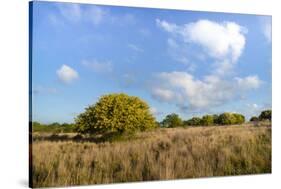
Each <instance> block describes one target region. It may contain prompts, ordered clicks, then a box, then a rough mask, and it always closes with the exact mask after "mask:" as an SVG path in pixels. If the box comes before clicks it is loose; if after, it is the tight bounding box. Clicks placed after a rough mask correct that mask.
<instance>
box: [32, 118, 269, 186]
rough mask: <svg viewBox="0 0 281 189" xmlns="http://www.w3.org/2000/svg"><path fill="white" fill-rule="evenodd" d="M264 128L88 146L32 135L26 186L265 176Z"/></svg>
mask: <svg viewBox="0 0 281 189" xmlns="http://www.w3.org/2000/svg"><path fill="white" fill-rule="evenodd" d="M269 126H270V122H266V123H265V124H263V125H262V126H259V127H255V126H253V125H252V124H248V125H242V126H228V127H216V126H214V127H190V128H159V129H156V130H154V131H148V132H142V133H137V134H136V135H135V137H134V138H131V139H128V140H122V141H114V142H90V140H89V138H88V137H89V136H86V135H85V136H84V135H83V136H80V137H78V138H80V140H74V139H75V137H76V138H77V135H78V134H63V135H65V136H66V137H64V138H61V139H60V140H57V141H52V140H49V138H48V137H47V136H45V138H44V140H38V137H40V136H42V135H43V134H42V133H41V134H40V133H37V134H35V135H34V137H36V136H37V139H36V140H34V142H33V148H32V150H33V151H32V152H33V164H32V170H33V177H32V182H33V186H34V187H39V186H40V187H47V186H67V185H85V184H102V183H116V182H133V181H148V180H165V179H179V178H194V177H208V176H226V175H241V174H258V173H270V172H271V127H269ZM49 135H50V136H51V134H49ZM60 135H61V134H58V135H57V136H60ZM84 137H85V138H84ZM66 138H67V139H69V140H66Z"/></svg>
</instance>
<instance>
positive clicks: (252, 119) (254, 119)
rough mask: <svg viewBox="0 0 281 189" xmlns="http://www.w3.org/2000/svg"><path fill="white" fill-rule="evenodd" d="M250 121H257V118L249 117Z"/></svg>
mask: <svg viewBox="0 0 281 189" xmlns="http://www.w3.org/2000/svg"><path fill="white" fill-rule="evenodd" d="M250 121H259V118H258V117H257V116H253V117H251V119H250Z"/></svg>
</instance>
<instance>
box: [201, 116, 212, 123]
mask: <svg viewBox="0 0 281 189" xmlns="http://www.w3.org/2000/svg"><path fill="white" fill-rule="evenodd" d="M201 125H214V116H213V115H204V116H203V117H202V119H201Z"/></svg>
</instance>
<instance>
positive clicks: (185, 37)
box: [156, 19, 247, 75]
mask: <svg viewBox="0 0 281 189" xmlns="http://www.w3.org/2000/svg"><path fill="white" fill-rule="evenodd" d="M156 24H157V25H158V26H159V27H160V28H162V29H163V30H164V31H166V32H168V33H170V34H171V37H170V38H169V39H168V41H167V44H168V47H169V49H171V50H172V53H170V55H171V56H172V58H173V59H174V60H176V61H177V62H181V63H185V64H186V65H189V64H190V59H191V60H193V61H194V60H195V59H194V58H196V59H198V60H200V58H201V57H204V59H205V55H207V56H208V57H210V58H213V59H214V62H212V64H214V65H216V67H215V69H214V72H216V73H217V74H221V75H224V74H227V73H229V72H231V71H232V68H233V65H234V63H236V62H237V60H238V59H239V57H240V56H241V55H242V53H243V50H244V47H245V44H246V38H245V34H246V33H247V29H246V28H244V27H242V26H240V25H238V24H237V23H235V22H221V23H218V22H213V21H210V20H198V21H197V22H191V23H188V24H185V25H177V24H174V23H169V22H167V21H165V20H159V19H156ZM191 44H193V45H196V46H198V47H199V49H200V50H197V51H199V52H195V51H194V50H193V49H195V48H192V47H190V45H191ZM171 50H170V51H171ZM170 51H169V52H170ZM202 53H204V54H202ZM200 61H202V59H201V60H200ZM191 66H192V64H191Z"/></svg>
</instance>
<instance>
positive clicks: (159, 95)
mask: <svg viewBox="0 0 281 189" xmlns="http://www.w3.org/2000/svg"><path fill="white" fill-rule="evenodd" d="M152 96H153V97H154V98H156V99H158V100H160V101H167V102H169V101H173V100H174V99H175V98H176V94H175V93H174V92H173V91H172V90H169V89H164V88H158V87H155V88H153V89H152Z"/></svg>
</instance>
